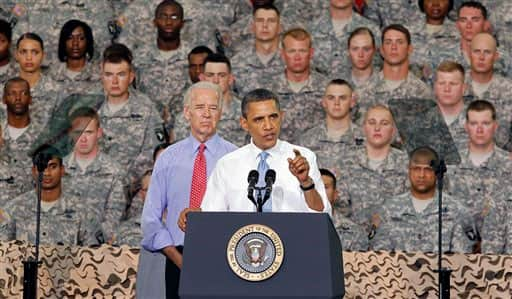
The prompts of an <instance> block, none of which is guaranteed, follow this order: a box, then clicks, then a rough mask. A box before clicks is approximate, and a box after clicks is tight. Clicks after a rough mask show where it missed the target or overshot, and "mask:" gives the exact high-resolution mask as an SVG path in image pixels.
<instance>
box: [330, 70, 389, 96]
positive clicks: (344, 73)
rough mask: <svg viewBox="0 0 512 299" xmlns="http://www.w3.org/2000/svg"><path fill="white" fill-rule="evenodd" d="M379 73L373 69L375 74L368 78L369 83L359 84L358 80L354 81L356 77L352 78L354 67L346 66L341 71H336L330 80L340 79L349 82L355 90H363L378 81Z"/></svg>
mask: <svg viewBox="0 0 512 299" xmlns="http://www.w3.org/2000/svg"><path fill="white" fill-rule="evenodd" d="M378 74H379V72H378V71H377V70H376V68H375V67H374V68H373V72H372V74H371V75H370V77H368V79H367V81H365V82H362V83H359V82H357V81H356V80H354V77H353V76H352V66H351V65H350V66H346V67H342V68H340V69H335V70H334V72H333V73H332V74H331V76H330V78H339V79H343V80H345V81H347V82H348V83H350V86H352V88H353V89H355V90H357V89H359V88H362V87H363V86H364V85H365V84H366V83H368V82H370V81H372V80H376V77H377V76H378Z"/></svg>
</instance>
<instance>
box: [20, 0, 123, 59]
mask: <svg viewBox="0 0 512 299" xmlns="http://www.w3.org/2000/svg"><path fill="white" fill-rule="evenodd" d="M19 2H20V4H19V5H18V8H17V9H16V12H18V15H19V16H18V23H17V24H16V27H14V37H15V38H17V37H19V36H21V35H22V34H23V33H25V32H34V33H36V34H38V35H39V36H41V37H42V39H43V40H44V41H45V43H46V48H47V55H48V56H47V57H46V60H45V61H44V66H51V65H52V63H57V62H58V60H57V53H58V44H57V43H58V41H59V34H60V31H61V28H62V26H63V25H64V24H65V23H66V22H67V21H69V20H72V19H76V20H87V22H89V25H90V26H91V28H92V30H93V32H94V37H95V42H96V44H95V45H94V48H95V49H104V48H105V47H106V46H107V45H108V44H109V43H110V40H111V36H110V32H109V30H108V26H107V24H108V22H109V21H110V20H113V18H114V12H113V9H112V5H111V3H110V1H92V2H91V1H84V0H78V1H60V0H48V1H39V0H22V1H19ZM56 12H58V13H56ZM99 54H100V52H97V53H96V55H95V56H96V57H99Z"/></svg>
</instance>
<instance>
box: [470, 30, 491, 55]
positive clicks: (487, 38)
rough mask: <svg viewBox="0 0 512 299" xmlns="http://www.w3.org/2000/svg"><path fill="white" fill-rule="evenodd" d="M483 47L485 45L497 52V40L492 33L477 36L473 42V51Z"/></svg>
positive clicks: (482, 33)
mask: <svg viewBox="0 0 512 299" xmlns="http://www.w3.org/2000/svg"><path fill="white" fill-rule="evenodd" d="M482 45H485V46H487V47H488V48H492V49H494V51H496V39H495V38H494V36H492V35H491V34H490V33H487V32H481V33H478V34H477V35H475V37H474V38H473V40H472V41H471V50H473V49H474V48H478V47H480V46H482Z"/></svg>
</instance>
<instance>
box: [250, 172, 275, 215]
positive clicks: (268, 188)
mask: <svg viewBox="0 0 512 299" xmlns="http://www.w3.org/2000/svg"><path fill="white" fill-rule="evenodd" d="M259 176H260V173H259V172H258V171H257V170H255V169H253V170H251V171H250V172H249V175H248V176H247V182H248V183H249V186H248V187H247V197H248V198H249V200H250V201H251V202H252V203H253V204H254V205H255V206H256V210H257V211H258V212H262V211H263V205H264V204H265V203H266V202H267V200H268V199H269V198H270V194H272V185H273V184H274V183H275V181H276V171H275V170H273V169H269V170H267V172H266V173H265V187H256V184H257V183H258V180H259ZM254 190H256V191H258V192H257V199H254ZM262 191H265V194H264V196H263V197H262V195H261V193H262Z"/></svg>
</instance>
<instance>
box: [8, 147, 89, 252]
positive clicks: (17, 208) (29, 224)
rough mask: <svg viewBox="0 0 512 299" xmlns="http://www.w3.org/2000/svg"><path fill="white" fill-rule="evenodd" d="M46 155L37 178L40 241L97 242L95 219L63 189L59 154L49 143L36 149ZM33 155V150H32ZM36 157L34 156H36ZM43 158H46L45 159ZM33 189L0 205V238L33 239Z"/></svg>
mask: <svg viewBox="0 0 512 299" xmlns="http://www.w3.org/2000/svg"><path fill="white" fill-rule="evenodd" d="M40 152H42V153H44V155H46V156H48V157H49V159H48V162H47V164H46V166H43V167H45V168H44V174H43V179H42V182H41V189H42V193H41V235H40V238H41V239H40V240H41V244H46V245H68V246H76V245H79V246H88V245H95V244H97V243H98V241H97V239H96V236H97V232H98V230H97V228H98V223H95V222H94V219H93V218H92V217H91V211H90V210H89V209H87V208H86V207H85V206H82V207H79V203H80V199H79V198H76V197H74V196H72V195H71V194H69V193H66V191H65V189H64V186H63V184H62V181H61V178H62V176H63V175H64V166H63V165H62V158H61V154H60V153H59V152H58V150H57V149H55V148H53V147H51V146H44V147H42V149H41V150H40ZM36 155H37V154H36ZM36 157H37V156H36ZM36 157H35V158H34V160H33V166H32V174H33V176H34V179H35V180H37V178H38V175H39V172H38V169H37V165H38V163H41V162H38V158H36ZM45 162H46V161H45ZM37 200H38V199H37V193H36V190H33V191H30V192H27V193H24V194H22V195H20V196H18V197H16V198H14V199H11V200H9V203H8V204H7V205H6V206H5V208H4V215H3V217H2V218H1V220H0V221H1V222H3V223H0V240H3V241H8V240H24V241H28V242H30V243H34V242H35V232H36V211H37Z"/></svg>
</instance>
